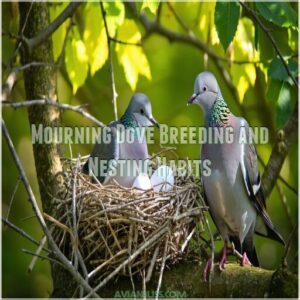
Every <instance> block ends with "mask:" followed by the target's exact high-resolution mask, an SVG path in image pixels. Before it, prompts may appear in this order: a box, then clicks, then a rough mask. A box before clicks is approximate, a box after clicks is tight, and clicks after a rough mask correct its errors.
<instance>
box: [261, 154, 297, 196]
mask: <svg viewBox="0 0 300 300" xmlns="http://www.w3.org/2000/svg"><path fill="white" fill-rule="evenodd" d="M257 158H258V160H259V162H260V163H261V164H262V166H263V167H264V168H265V167H266V164H265V162H264V161H263V159H262V158H261V157H260V155H257ZM278 179H279V180H280V181H281V182H282V183H283V184H284V185H285V186H286V187H287V188H288V189H289V190H291V191H292V192H293V193H294V194H296V195H297V196H298V191H297V189H295V188H294V187H293V186H292V185H291V184H289V183H288V182H287V181H286V180H285V179H284V178H283V177H282V176H281V175H280V174H279V175H278Z"/></svg>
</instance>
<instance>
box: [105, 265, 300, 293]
mask: <svg viewBox="0 0 300 300" xmlns="http://www.w3.org/2000/svg"><path fill="white" fill-rule="evenodd" d="M158 276H159V273H156V274H155V276H153V278H152V279H151V281H150V282H149V283H148V284H147V290H146V295H147V297H151V298H154V297H155V293H156V288H157V280H158ZM135 285H136V292H137V293H138V294H137V295H136V297H142V296H141V295H143V294H142V293H143V292H144V291H143V290H142V280H141V279H139V280H137V279H136V280H135ZM160 291H161V295H163V296H164V297H167V296H169V297H172V298H208V297H213V298H227V297H230V298H248V297H249V298H265V297H294V298H296V297H297V295H298V280H297V276H296V275H294V274H291V273H289V272H288V271H286V270H283V269H280V270H278V271H270V270H264V269H260V268H254V267H240V266H239V265H237V264H233V263H229V264H227V265H226V269H225V271H223V272H220V271H219V269H218V267H215V268H214V275H213V279H212V282H211V286H210V285H209V283H207V282H204V281H203V267H200V266H199V265H198V264H197V263H194V262H182V263H180V264H178V265H177V266H175V267H173V268H172V269H171V270H168V271H165V272H164V277H163V281H162V286H161V290H160ZM100 292H101V296H103V297H106V298H112V297H116V296H118V297H125V298H129V297H133V296H134V295H133V292H132V287H131V283H130V280H129V279H128V278H124V277H123V278H122V277H121V278H119V280H118V281H117V282H114V283H111V284H109V285H107V286H106V287H104V289H102V290H101V291H100Z"/></svg>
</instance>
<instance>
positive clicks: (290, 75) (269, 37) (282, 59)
mask: <svg viewBox="0 0 300 300" xmlns="http://www.w3.org/2000/svg"><path fill="white" fill-rule="evenodd" d="M239 4H240V5H241V6H242V7H243V8H244V9H245V10H247V11H248V12H249V13H250V15H251V16H252V18H254V20H255V21H256V23H257V24H258V25H259V27H260V28H261V30H262V31H263V32H264V33H265V34H266V36H267V37H268V39H269V40H270V42H271V44H272V45H273V47H274V49H275V51H276V52H277V54H278V56H279V58H280V60H281V62H282V64H283V66H284V68H285V70H286V72H287V74H288V75H289V77H290V78H291V79H292V81H293V82H294V84H295V86H296V87H297V88H298V81H297V80H296V78H295V77H294V76H293V74H292V72H291V70H290V69H289V67H288V65H287V63H286V61H285V59H284V58H283V55H282V53H281V51H280V49H279V47H278V45H277V44H276V42H275V40H274V38H273V36H272V34H271V32H270V30H269V29H268V28H266V27H265V25H264V24H263V23H262V21H261V20H260V18H259V17H258V15H257V14H256V12H255V11H254V10H253V9H251V8H250V7H249V6H248V5H247V4H246V3H245V2H242V1H239Z"/></svg>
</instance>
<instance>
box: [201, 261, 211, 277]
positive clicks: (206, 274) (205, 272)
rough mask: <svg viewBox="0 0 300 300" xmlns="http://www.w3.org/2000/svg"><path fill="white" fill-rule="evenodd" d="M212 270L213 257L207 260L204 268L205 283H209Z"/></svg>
mask: <svg viewBox="0 0 300 300" xmlns="http://www.w3.org/2000/svg"><path fill="white" fill-rule="evenodd" d="M211 268H212V259H211V257H210V258H209V259H208V260H207V262H206V264H205V268H204V271H203V277H204V281H208V279H209V273H210V270H211Z"/></svg>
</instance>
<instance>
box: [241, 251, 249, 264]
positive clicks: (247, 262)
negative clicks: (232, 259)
mask: <svg viewBox="0 0 300 300" xmlns="http://www.w3.org/2000/svg"><path fill="white" fill-rule="evenodd" d="M240 265H241V266H242V267H244V266H252V264H251V262H250V260H249V258H248V256H247V254H246V252H244V254H243V256H242V257H241V258H240Z"/></svg>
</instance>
